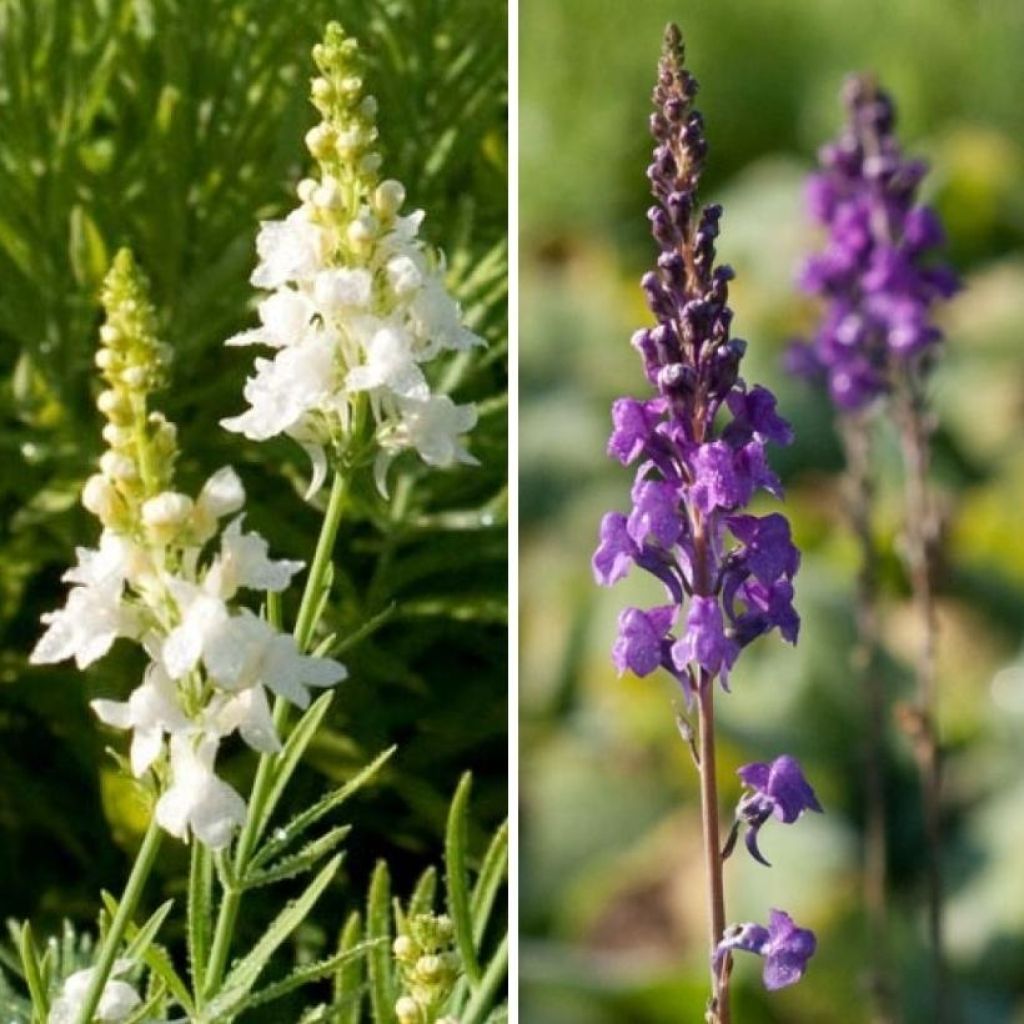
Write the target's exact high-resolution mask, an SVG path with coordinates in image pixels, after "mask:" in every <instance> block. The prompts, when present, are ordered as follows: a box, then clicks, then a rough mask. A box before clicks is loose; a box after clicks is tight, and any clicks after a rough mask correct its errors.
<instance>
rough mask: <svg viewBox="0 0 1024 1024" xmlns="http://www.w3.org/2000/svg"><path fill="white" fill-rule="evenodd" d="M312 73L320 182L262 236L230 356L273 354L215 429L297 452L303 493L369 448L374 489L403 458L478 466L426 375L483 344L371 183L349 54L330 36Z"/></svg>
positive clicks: (371, 164) (383, 193)
mask: <svg viewBox="0 0 1024 1024" xmlns="http://www.w3.org/2000/svg"><path fill="white" fill-rule="evenodd" d="M313 59H314V61H315V63H316V65H317V68H318V70H319V75H318V76H317V77H316V78H314V79H313V83H312V101H313V104H314V105H315V106H316V108H317V110H318V111H319V112H320V115H321V118H322V120H321V121H320V123H319V124H317V125H316V126H315V127H313V128H312V129H310V131H309V133H308V134H307V136H306V144H307V146H308V148H309V151H310V153H311V155H312V156H313V158H314V159H315V161H316V164H317V170H316V176H315V177H314V178H308V179H306V180H304V181H302V182H300V184H299V187H298V195H299V200H300V205H299V206H298V208H297V209H295V210H293V211H292V212H291V213H290V214H288V216H287V217H285V219H284V220H281V221H267V222H265V223H264V224H263V225H262V226H261V228H260V233H259V236H258V238H257V240H256V248H257V253H258V256H259V263H258V265H257V267H256V269H255V271H254V272H253V275H252V283H253V284H254V285H255V286H256V287H258V288H264V289H268V290H269V291H270V292H271V294H270V295H269V296H268V297H267V298H265V299H264V300H263V301H262V302H261V303H260V306H259V318H260V326H259V327H257V328H255V329H253V330H248V331H245V332H243V333H242V334H239V335H236V336H235V337H233V338H231V339H229V340H228V342H227V344H228V345H262V346H265V347H268V348H270V349H273V350H275V351H274V355H273V356H272V358H269V359H267V358H260V359H257V360H256V363H255V370H256V372H255V374H254V375H253V376H252V377H250V378H249V380H248V381H247V382H246V385H245V398H246V400H247V401H248V402H249V408H248V409H247V410H246V411H245V412H243V413H242V414H241V415H239V416H235V417H232V418H230V419H227V420H224V421H223V423H224V426H225V427H227V429H229V430H234V431H238V432H240V433H243V434H245V436H246V437H248V438H250V439H252V440H256V441H262V440H266V439H267V438H270V437H274V436H276V435H278V434H287V435H289V436H291V437H293V438H295V439H296V440H297V441H298V442H299V443H301V444H302V445H303V446H304V447H305V448H306V450H307V451H308V453H309V454H310V457H311V458H312V460H313V464H314V481H313V485H312V487H311V490H315V489H316V488H317V487H318V486H319V484H320V483H321V482H322V479H323V474H324V472H325V469H326V464H327V452H331V453H332V454H334V455H338V454H340V453H342V452H345V451H349V452H351V451H352V449H353V446H360V445H367V444H369V445H370V446H371V447H377V448H378V449H379V450H378V454H377V461H376V476H377V481H378V486H380V487H381V489H383V487H384V477H385V474H386V471H387V467H388V464H389V462H390V460H391V458H393V457H394V456H395V455H396V454H397V453H398V452H400V451H402V450H404V449H414V450H415V451H416V452H417V453H418V454H419V456H420V458H422V459H423V461H424V462H426V463H427V464H428V465H431V466H441V467H444V466H451V465H453V464H454V463H457V462H465V463H473V462H475V460H474V459H473V457H472V456H471V455H470V454H469V452H468V451H467V449H466V447H465V445H464V443H463V440H462V438H463V435H465V434H466V433H467V432H468V431H469V430H470V429H472V427H473V426H474V424H475V422H476V411H475V409H474V408H473V407H472V406H471V405H462V406H459V405H456V404H455V403H454V402H453V401H452V400H451V399H450V398H449V397H448V396H447V395H443V394H437V393H434V392H432V390H431V387H430V383H429V381H428V378H427V375H426V373H425V371H424V367H425V365H426V364H427V363H429V362H431V361H432V360H434V359H435V358H436V357H437V356H439V355H440V354H442V353H444V352H452V351H455V352H458V351H463V350H465V349H467V348H470V347H472V346H473V345H477V344H481V343H482V342H481V339H480V338H478V337H477V336H476V335H474V334H473V333H472V332H471V331H470V330H469V329H468V328H466V327H465V325H464V324H463V322H462V315H461V313H460V310H459V306H458V304H457V303H456V302H455V300H454V299H453V298H452V297H451V295H450V294H449V293H448V291H447V289H446V287H445V285H444V279H443V278H444V269H445V268H444V263H443V261H442V260H441V259H440V257H439V256H437V255H436V254H434V253H432V252H431V251H430V249H429V248H428V247H427V246H426V244H425V243H424V242H423V241H421V240H420V239H419V237H418V234H419V228H420V224H421V222H422V220H423V213H422V212H420V211H415V212H413V213H408V214H404V215H403V214H402V212H401V210H402V206H403V204H404V201H405V189H404V188H403V187H402V185H401V184H400V183H399V182H397V181H392V180H385V181H381V180H380V177H379V168H380V163H381V161H380V156H379V154H378V153H377V151H376V148H375V144H376V140H377V128H376V121H375V114H376V101H375V100H374V98H373V97H372V96H370V95H367V94H366V93H365V91H364V88H363V79H362V70H361V62H360V60H359V52H358V43H357V41H356V40H355V39H352V38H350V37H347V36H346V35H345V34H344V32H343V31H342V29H341V27H340V26H339V25H337V24H331V25H329V26H328V28H327V32H326V36H325V38H324V41H323V42H322V43H320V44H318V45H317V46H316V47H315V48H314V50H313ZM366 408H368V409H369V412H370V416H371V419H372V422H373V428H372V431H371V434H372V436H370V437H369V438H367V437H366V436H365V435H366V431H365V430H364V425H363V422H362V421H363V418H364V411H365V409H366Z"/></svg>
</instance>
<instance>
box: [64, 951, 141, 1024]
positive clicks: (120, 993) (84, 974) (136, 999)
mask: <svg viewBox="0 0 1024 1024" xmlns="http://www.w3.org/2000/svg"><path fill="white" fill-rule="evenodd" d="M131 968H132V963H131V961H130V960H118V961H117V962H116V963H115V964H114V969H113V971H112V972H111V974H112V977H111V979H110V980H109V981H108V982H107V983H106V985H104V986H103V993H102V995H101V996H100V1001H99V1005H98V1006H97V1007H96V1012H95V1014H94V1015H93V1017H92V1020H94V1021H98V1022H100V1024H120V1022H121V1021H125V1020H127V1019H128V1018H129V1017H130V1016H131V1015H132V1014H133V1013H134V1012H135V1011H136V1010H138V1008H139V1007H140V1006H141V1005H142V998H141V997H140V996H139V993H138V992H136V991H135V989H134V988H133V987H132V986H131V985H129V984H128V982H127V981H121V980H120V979H119V978H118V975H120V974H124V973H126V972H127V971H130V970H131ZM95 973H96V968H95V967H88V968H86V969H85V970H82V971H75V973H74V974H69V975H68V977H67V978H66V979H65V980H64V984H63V985H62V986H61V990H60V995H58V996H57V998H56V999H55V1000H54V1002H53V1004H52V1005H51V1006H50V1012H49V1015H48V1016H47V1018H46V1021H47V1024H78V1020H79V1018H80V1016H81V1014H82V1009H83V1007H84V1003H85V997H86V993H87V992H88V991H89V986H90V985H91V984H92V979H93V976H94V975H95Z"/></svg>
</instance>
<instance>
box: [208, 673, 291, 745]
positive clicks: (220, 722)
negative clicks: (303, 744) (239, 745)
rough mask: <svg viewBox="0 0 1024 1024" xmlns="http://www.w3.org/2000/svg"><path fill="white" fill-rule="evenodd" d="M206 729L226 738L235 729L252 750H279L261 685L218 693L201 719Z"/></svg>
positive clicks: (268, 706)
mask: <svg viewBox="0 0 1024 1024" xmlns="http://www.w3.org/2000/svg"><path fill="white" fill-rule="evenodd" d="M203 722H204V725H205V726H206V728H207V730H208V731H210V732H212V733H215V734H216V735H218V736H229V735H230V734H231V733H233V732H234V731H235V730H236V729H237V730H238V732H239V733H240V734H241V737H242V739H243V740H245V742H246V743H248V744H249V746H250V747H252V748H253V750H258V751H260V753H263V754H276V753H277V752H278V751H279V750H280V749H281V741H280V740H279V739H278V736H277V730H276V729H275V728H274V716H273V714H271V711H270V705H269V704H268V703H267V691H266V690H265V689H264V688H263V687H262V686H250V687H249V688H248V689H246V690H242V691H240V692H239V693H232V694H227V693H218V694H217V695H216V696H215V697H214V698H213V700H212V701H211V702H210V705H209V707H208V708H207V709H206V714H205V715H204V717H203Z"/></svg>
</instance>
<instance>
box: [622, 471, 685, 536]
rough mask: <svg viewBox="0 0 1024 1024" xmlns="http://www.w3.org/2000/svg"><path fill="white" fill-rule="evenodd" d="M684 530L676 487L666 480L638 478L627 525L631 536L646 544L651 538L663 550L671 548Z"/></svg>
mask: <svg viewBox="0 0 1024 1024" xmlns="http://www.w3.org/2000/svg"><path fill="white" fill-rule="evenodd" d="M684 527H685V520H684V519H683V517H682V515H681V514H680V512H679V491H678V488H677V487H676V485H675V484H671V483H666V482H665V481H663V480H646V479H644V478H642V477H641V478H640V479H638V480H637V482H636V485H635V486H634V487H633V511H632V512H630V514H629V519H628V520H627V524H626V528H627V529H628V531H629V535H630V537H632V538H633V540H634V541H636V543H637V544H643V543H644V542H645V541H646V540H647V537H648V536H651V537H653V538H654V539H655V540H656V541H657V542H658V543H659V544H660V545H661V546H662V547H664V548H670V547H671V546H672V545H673V544H674V543H675V542H676V541H677V540H678V539H679V536H680V534H682V532H683V529H684Z"/></svg>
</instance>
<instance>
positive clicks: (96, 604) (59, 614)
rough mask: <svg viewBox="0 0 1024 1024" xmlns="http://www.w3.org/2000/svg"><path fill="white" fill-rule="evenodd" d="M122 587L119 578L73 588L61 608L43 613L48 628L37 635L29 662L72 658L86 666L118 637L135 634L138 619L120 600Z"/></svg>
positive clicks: (39, 662)
mask: <svg viewBox="0 0 1024 1024" xmlns="http://www.w3.org/2000/svg"><path fill="white" fill-rule="evenodd" d="M74 571H75V570H72V572H74ZM122 589H123V585H122V583H121V580H120V579H116V578H115V579H111V580H108V581H106V582H104V583H101V584H97V585H94V586H89V585H86V586H78V587H72V588H71V590H70V592H69V593H68V599H67V603H66V604H65V605H64V607H63V608H61V609H60V610H59V611H55V612H47V613H46V614H45V615H43V617H42V620H43V622H44V623H45V624H46V625H47V626H48V627H49V628H48V629H47V630H46V632H45V633H44V634H43V635H42V636H41V637H40V638H39V642H38V643H37V644H36V646H35V649H34V650H33V651H32V654H31V655H30V656H29V661H30V662H31V663H32V664H33V665H52V664H54V663H56V662H58V661H63V660H64V659H65V658H71V657H73V658H74V659H75V664H76V665H77V666H78V667H79V668H86V667H87V666H89V665H91V664H92V663H93V662H94V661H96V660H97V659H99V658H102V657H103V655H104V654H106V653H107V651H109V650H110V648H111V647H112V646H113V643H114V641H115V640H116V639H117V638H118V637H119V636H135V635H136V633H137V631H138V622H137V619H136V617H135V615H134V614H133V613H132V611H131V610H130V609H128V608H126V607H125V606H124V604H123V603H122V600H121V592H122Z"/></svg>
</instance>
